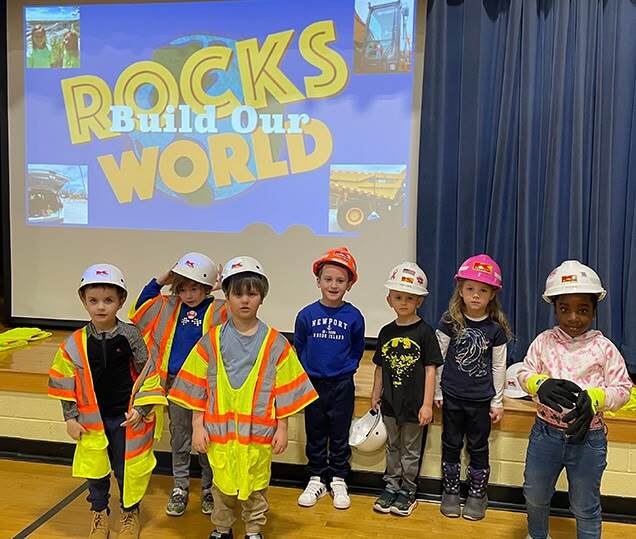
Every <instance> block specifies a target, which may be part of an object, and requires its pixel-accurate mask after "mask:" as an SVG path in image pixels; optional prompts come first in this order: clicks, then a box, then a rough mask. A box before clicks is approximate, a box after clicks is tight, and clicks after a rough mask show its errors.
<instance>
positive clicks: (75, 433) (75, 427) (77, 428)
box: [66, 418, 86, 440]
mask: <svg viewBox="0 0 636 539" xmlns="http://www.w3.org/2000/svg"><path fill="white" fill-rule="evenodd" d="M66 432H68V435H69V436H70V437H71V438H73V440H79V439H80V437H81V436H82V434H84V433H85V432H86V429H85V428H84V427H82V424H81V423H80V422H79V421H78V420H77V419H75V418H73V419H67V420H66Z"/></svg>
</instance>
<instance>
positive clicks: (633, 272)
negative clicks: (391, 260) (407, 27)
mask: <svg viewBox="0 0 636 539" xmlns="http://www.w3.org/2000/svg"><path fill="white" fill-rule="evenodd" d="M635 90H636V0H606V1H603V0H582V1H581V0H570V1H568V0H512V1H510V0H500V1H490V0H483V1H479V0H465V1H460V0H429V3H428V14H427V34H426V55H425V64H424V91H423V103H422V122H421V141H420V169H419V183H418V223H417V235H418V239H417V259H418V263H419V264H420V265H421V266H422V267H423V268H424V270H425V271H426V273H427V274H428V276H429V281H430V283H431V284H430V289H431V294H430V295H429V296H428V298H427V300H426V302H425V306H424V313H423V314H424V316H425V317H426V318H427V319H428V320H430V321H437V320H438V319H439V316H440V315H441V314H442V312H443V311H444V310H445V309H446V307H447V305H448V299H449V297H450V294H451V292H452V289H453V286H454V283H453V275H454V273H455V271H456V269H457V267H458V265H459V263H461V262H462V261H463V260H464V259H465V258H467V257H468V256H470V255H473V254H478V253H482V252H485V253H488V254H490V255H491V256H492V257H493V258H494V259H495V260H496V261H497V262H498V263H499V264H500V265H501V267H502V272H503V278H504V288H503V290H502V293H501V299H502V301H503V305H504V309H505V311H506V313H507V315H508V317H509V319H510V322H511V324H512V327H513V330H514V332H515V335H516V339H515V341H514V342H513V343H512V345H511V347H510V349H509V354H510V357H511V361H519V360H521V359H523V356H524V354H525V351H526V349H527V347H528V345H529V343H530V342H531V341H532V340H533V339H534V337H535V336H536V335H537V334H538V333H540V332H541V331H543V330H544V329H546V328H548V327H551V326H552V325H553V324H554V316H553V313H552V308H551V307H550V306H549V305H548V304H546V303H544V302H543V301H542V300H541V293H542V292H543V289H544V284H545V278H546V277H547V275H548V273H549V272H550V270H552V269H553V268H554V267H555V266H557V265H558V264H559V263H561V262H562V261H563V260H566V259H572V258H576V259H579V260H581V261H582V262H583V263H585V264H588V265H589V266H591V267H592V268H594V269H595V270H597V272H598V273H599V275H600V276H601V279H602V281H603V284H604V286H605V288H606V289H607V290H608V296H607V299H606V300H605V301H603V302H602V303H600V304H599V309H598V317H597V325H598V328H599V329H601V330H602V331H603V332H604V333H605V335H606V336H607V337H609V338H610V339H611V340H612V341H613V342H614V343H615V344H616V345H617V346H618V347H619V348H620V349H621V351H622V353H623V355H624V356H625V358H626V360H627V362H628V367H629V369H630V371H636V245H634V242H633V241H632V238H633V237H634V233H635V232H636V219H635V216H634V214H635V213H636V208H635V206H636V204H635V203H636V92H635Z"/></svg>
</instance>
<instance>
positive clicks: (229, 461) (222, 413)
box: [168, 326, 318, 500]
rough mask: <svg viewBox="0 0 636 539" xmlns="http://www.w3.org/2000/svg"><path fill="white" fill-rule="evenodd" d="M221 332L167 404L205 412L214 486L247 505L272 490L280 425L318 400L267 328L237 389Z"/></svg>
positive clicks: (197, 352)
mask: <svg viewBox="0 0 636 539" xmlns="http://www.w3.org/2000/svg"><path fill="white" fill-rule="evenodd" d="M223 327H224V326H217V327H215V328H213V329H212V331H210V332H209V333H207V334H206V335H204V336H203V337H202V338H201V340H200V341H199V342H198V344H197V346H196V347H195V348H194V349H193V350H192V352H191V353H190V354H189V355H188V357H187V359H186V361H185V363H184V365H183V367H182V368H181V371H180V372H179V374H178V376H177V378H176V379H175V382H174V384H173V386H172V389H171V390H170V393H169V395H168V398H169V399H170V400H173V401H175V402H177V403H179V404H180V405H182V406H184V407H186V408H190V409H192V410H198V411H203V412H204V426H205V429H206V431H207V434H208V437H209V439H210V442H211V443H210V445H209V447H208V452H207V454H208V459H209V461H210V466H211V467H212V470H213V480H214V484H215V485H216V486H217V487H218V488H219V490H221V492H223V493H225V494H227V495H230V496H234V495H237V496H238V499H239V500H246V499H247V498H248V497H249V496H250V494H251V493H252V492H254V491H257V490H262V489H264V488H267V486H268V485H269V481H270V477H271V461H272V445H271V444H272V438H273V437H274V433H275V432H276V427H277V424H278V420H279V419H282V418H284V417H287V416H290V415H292V414H295V413H296V412H299V411H300V410H302V409H303V408H304V407H305V406H307V405H308V404H309V403H311V402H313V401H314V400H316V399H317V398H318V394H317V393H316V390H315V389H314V388H313V386H312V384H311V382H310V381H309V377H308V376H307V373H305V371H304V370H303V368H302V365H301V364H300V361H298V357H297V356H296V353H295V352H294V350H293V348H292V347H291V346H290V344H289V342H288V341H287V339H285V337H283V336H282V335H281V334H280V333H279V332H278V331H276V330H275V329H272V328H269V327H268V329H267V333H266V335H265V338H264V339H263V342H262V344H261V346H260V349H259V352H258V355H257V357H256V358H254V363H253V366H252V369H251V370H250V373H249V375H248V377H247V379H246V380H245V382H243V385H242V386H241V387H239V388H236V389H235V388H233V387H232V386H231V385H230V381H229V378H228V375H227V372H226V370H225V365H224V363H223V358H222V357H221V333H222V330H223Z"/></svg>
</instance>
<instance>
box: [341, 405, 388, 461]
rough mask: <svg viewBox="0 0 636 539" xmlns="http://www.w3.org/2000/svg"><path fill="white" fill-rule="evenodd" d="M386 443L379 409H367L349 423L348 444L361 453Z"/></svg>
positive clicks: (374, 449)
mask: <svg viewBox="0 0 636 539" xmlns="http://www.w3.org/2000/svg"><path fill="white" fill-rule="evenodd" d="M385 443H386V427H385V426H384V421H382V414H381V413H380V411H379V410H369V411H368V412H367V413H366V414H364V415H363V416H362V417H360V418H358V419H356V420H355V421H354V422H353V423H352V424H351V429H350V430H349V445H350V446H351V447H355V448H356V449H357V450H358V451H361V452H363V453H373V451H377V450H378V449H380V448H381V447H384V444H385Z"/></svg>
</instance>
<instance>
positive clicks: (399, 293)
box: [371, 262, 442, 516]
mask: <svg viewBox="0 0 636 539" xmlns="http://www.w3.org/2000/svg"><path fill="white" fill-rule="evenodd" d="M385 286H386V288H388V289H389V295H388V296H387V302H388V303H389V305H390V306H391V307H392V308H393V310H395V313H396V315H397V318H396V319H395V320H394V321H393V322H391V323H390V324H388V325H386V326H384V327H383V328H382V329H381V330H380V334H379V335H378V345H377V348H376V351H375V355H374V356H373V362H374V363H375V364H376V368H375V374H374V379H373V391H372V393H371V406H372V407H373V408H374V409H377V408H378V407H379V406H380V405H381V406H382V415H383V420H384V424H385V426H386V430H387V445H386V472H385V474H384V481H385V482H386V487H385V490H384V492H383V493H382V494H381V495H380V497H379V498H378V499H377V500H376V501H375V504H374V505H373V508H374V509H375V510H376V511H379V512H381V513H394V514H396V515H401V516H408V515H410V514H411V513H412V512H413V509H415V505H416V501H415V491H416V489H417V477H418V475H419V469H420V461H421V454H422V442H423V439H424V429H423V428H422V427H424V426H425V425H428V424H429V423H430V422H431V421H432V419H433V395H434V391H435V369H436V367H437V366H438V365H441V364H442V356H441V353H440V350H439V345H438V343H437V339H436V338H435V333H434V331H433V329H432V328H431V327H430V326H429V325H428V324H427V323H426V322H424V320H422V319H421V318H420V317H419V316H418V314H417V309H418V308H419V307H420V306H421V305H422V303H423V302H424V296H426V295H427V294H428V290H427V289H426V286H427V279H426V275H425V274H424V272H423V271H422V270H421V269H420V268H419V266H418V265H417V264H415V263H413V262H403V263H402V264H400V265H399V266H396V267H395V268H393V270H392V271H391V273H390V274H389V279H388V280H387V282H386V284H385Z"/></svg>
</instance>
